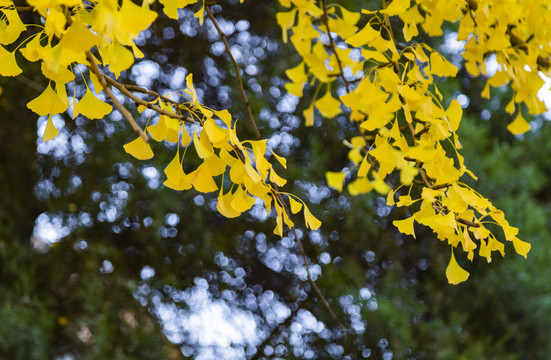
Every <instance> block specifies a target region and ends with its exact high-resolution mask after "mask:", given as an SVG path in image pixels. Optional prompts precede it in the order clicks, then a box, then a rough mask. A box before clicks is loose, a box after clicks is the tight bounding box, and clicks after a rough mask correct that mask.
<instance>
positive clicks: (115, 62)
mask: <svg viewBox="0 0 551 360" xmlns="http://www.w3.org/2000/svg"><path fill="white" fill-rule="evenodd" d="M111 50H112V53H111V58H110V61H109V70H111V71H112V72H113V73H114V74H115V76H116V77H119V75H120V74H121V71H124V70H126V69H128V68H130V66H132V64H133V63H134V55H133V54H132V52H131V51H130V50H128V49H127V48H125V47H124V46H122V45H121V44H119V43H118V42H115V43H114V44H113V45H112V48H111Z"/></svg>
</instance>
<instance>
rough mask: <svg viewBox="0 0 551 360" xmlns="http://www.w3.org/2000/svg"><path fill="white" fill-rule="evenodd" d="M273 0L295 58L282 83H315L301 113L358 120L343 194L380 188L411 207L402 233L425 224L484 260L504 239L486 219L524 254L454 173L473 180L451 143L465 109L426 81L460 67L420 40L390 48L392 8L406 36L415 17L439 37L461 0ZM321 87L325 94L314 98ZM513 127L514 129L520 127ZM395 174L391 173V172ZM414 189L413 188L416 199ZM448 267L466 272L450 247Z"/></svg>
mask: <svg viewBox="0 0 551 360" xmlns="http://www.w3.org/2000/svg"><path fill="white" fill-rule="evenodd" d="M280 3H281V5H283V6H284V7H286V8H288V10H286V11H284V12H281V13H279V14H278V15H277V20H278V23H279V24H280V26H281V28H282V30H283V41H285V42H286V41H288V40H290V41H291V43H292V44H293V45H294V47H295V49H296V51H297V52H298V54H299V55H300V56H301V57H302V61H301V62H300V63H299V64H298V65H297V66H295V67H293V68H291V69H289V70H287V72H286V74H287V76H288V78H289V79H290V80H291V82H289V83H287V84H286V88H287V90H288V91H289V92H290V93H291V94H293V95H296V96H299V97H302V96H303V89H304V86H305V84H307V83H310V84H311V85H312V86H313V87H314V88H316V91H315V95H314V99H313V100H312V102H311V105H310V106H309V107H308V108H307V109H306V110H305V111H304V114H303V115H304V118H305V122H306V125H307V126H312V125H313V124H314V114H315V109H317V110H318V111H319V113H320V114H321V115H322V116H323V117H325V118H329V119H330V118H334V117H336V116H339V115H341V114H346V113H348V114H347V116H349V117H350V121H352V122H354V123H356V124H357V127H358V128H359V132H360V135H359V136H356V137H354V138H352V139H351V140H350V141H347V142H346V145H348V146H349V147H350V151H349V154H348V158H349V160H350V161H351V162H352V163H353V164H354V165H355V166H354V167H353V169H356V170H357V171H356V170H349V172H350V173H351V176H350V177H352V178H354V175H355V179H354V180H353V181H351V182H349V183H348V192H349V193H350V194H351V195H359V194H364V193H368V192H370V191H373V190H375V191H376V192H378V193H380V194H387V204H388V205H397V206H407V207H410V208H411V210H413V209H414V208H416V209H418V210H416V211H414V210H413V211H412V212H413V214H412V216H410V217H409V218H407V219H405V220H399V221H395V222H394V225H395V226H396V227H397V228H398V230H399V231H400V232H402V233H404V234H408V235H412V236H415V232H414V222H417V223H419V224H422V225H425V226H427V227H429V228H430V229H432V230H433V231H434V232H435V233H436V234H437V236H438V238H439V239H440V240H442V241H446V242H447V243H448V244H449V245H450V246H451V247H452V249H453V248H455V247H457V246H458V245H459V244H461V248H462V249H463V251H464V252H466V253H467V257H468V258H469V259H470V260H472V259H473V256H474V251H475V250H477V249H478V254H479V256H482V257H485V258H486V259H487V260H488V262H489V261H491V254H492V252H493V251H498V252H500V253H501V254H502V255H504V244H503V243H502V242H500V241H499V240H498V239H497V238H496V236H495V235H494V234H493V233H492V232H491V231H490V230H489V229H488V228H487V224H496V225H497V226H498V227H501V228H502V229H503V232H504V234H505V239H506V240H508V241H512V242H513V245H514V248H515V250H516V251H517V252H518V253H519V254H521V255H523V256H526V254H527V252H528V251H529V249H530V245H529V244H528V243H525V242H522V241H521V240H519V239H518V238H517V237H516V235H517V233H518V230H517V229H516V228H514V227H511V226H510V225H509V224H508V222H507V221H506V220H505V217H504V215H503V212H501V211H500V210H498V209H496V208H495V207H494V206H493V205H492V204H491V203H490V202H489V201H488V200H487V199H485V198H484V197H482V196H481V195H480V194H478V193H477V192H476V191H474V190H472V189H471V188H470V187H468V186H467V185H465V184H464V183H462V182H461V181H460V178H461V177H462V176H463V175H464V174H468V175H470V176H471V177H473V178H475V179H476V177H475V176H474V174H472V173H471V172H470V171H469V170H468V169H467V168H466V167H465V164H464V160H463V157H462V156H461V155H460V154H459V151H458V150H459V149H460V148H461V145H460V143H459V140H458V137H457V134H456V130H457V129H458V127H459V124H460V121H461V117H462V109H461V106H460V104H459V102H458V101H457V100H452V101H451V103H450V105H448V107H447V108H445V107H444V106H443V104H442V101H443V99H442V95H441V94H440V92H439V91H438V88H437V87H436V84H435V83H434V81H433V80H434V77H453V76H455V75H456V74H457V72H458V69H457V68H456V67H455V66H454V65H453V64H451V63H450V62H449V61H448V60H446V59H445V58H444V57H443V56H442V55H441V54H439V53H438V52H437V51H435V50H433V49H431V48H430V47H429V46H427V45H426V44H419V43H411V45H407V46H403V45H399V46H397V42H395V41H394V37H393V34H392V29H390V28H389V27H388V26H389V24H390V21H389V18H390V17H392V16H398V17H399V18H400V19H401V20H402V21H403V23H404V27H403V34H404V38H405V39H406V41H407V42H409V41H410V40H411V39H412V38H413V37H414V36H416V35H418V28H417V25H419V24H420V25H421V26H422V27H423V29H424V30H425V31H426V32H427V33H428V34H430V35H434V36H436V35H441V34H442V30H441V26H442V22H443V21H456V20H458V19H460V18H462V17H463V15H464V9H465V4H464V3H465V1H446V2H437V1H429V0H427V1H422V0H419V1H417V2H414V4H411V2H410V0H394V1H392V2H391V3H390V5H389V6H388V7H387V8H386V9H382V10H379V11H371V10H366V9H364V10H361V12H352V11H349V10H347V9H345V8H343V7H342V6H340V5H331V4H330V5H328V6H327V7H326V5H325V4H324V3H323V2H316V1H309V0H280ZM420 9H422V10H420ZM366 15H367V16H366ZM358 24H362V25H360V26H357V25H358ZM328 30H329V31H328ZM289 32H291V35H289ZM487 38H492V39H493V37H487ZM509 45H510V43H509ZM466 56H467V57H468V56H469V55H468V54H467V55H466ZM528 74H530V73H529V72H528ZM532 74H535V72H532ZM536 76H537V75H536ZM338 79H341V80H342V81H343V82H345V85H346V90H347V92H346V94H344V95H341V96H339V97H334V96H333V95H332V93H331V84H332V83H335V82H336V81H337V80H338ZM322 88H324V89H325V93H324V95H323V96H321V97H319V98H317V97H318V93H319V91H320V89H322ZM538 89H539V87H538ZM516 94H517V95H516V99H517V100H515V101H516V102H520V101H526V99H528V97H529V96H531V97H532V98H535V91H533V92H531V93H530V94H528V93H523V94H524V95H519V92H518V91H517V93H516ZM519 96H525V97H524V98H520V97H519ZM343 105H344V106H343ZM519 116H521V115H519ZM515 122H517V123H518V122H519V120H515ZM512 125H513V129H511V130H512V131H513V132H515V130H517V129H518V128H519V127H522V126H524V124H522V123H521V124H515V123H513V124H512ZM516 132H517V133H518V132H519V131H516ZM346 165H347V167H349V166H348V164H346ZM343 167H344V166H343ZM393 173H396V174H397V175H395V176H389V175H391V174H393ZM345 178H346V173H345V172H328V173H327V174H326V179H327V183H328V184H329V186H331V187H333V188H334V189H336V190H338V191H342V190H343V185H344V181H345ZM393 179H399V184H398V185H393V184H392V183H391V181H394V180H393ZM414 183H415V184H420V185H421V189H420V190H421V191H414V192H412V191H411V190H412V188H414ZM402 187H403V188H404V189H407V188H409V189H410V191H409V192H408V194H407V195H400V193H399V189H400V188H402ZM412 193H418V196H417V198H412V195H411V194H412ZM396 200H397V202H396ZM414 204H415V205H414ZM473 238H474V240H473ZM446 275H447V277H448V280H449V282H450V283H453V284H457V283H459V282H462V281H464V280H466V279H467V277H468V272H466V271H465V270H463V269H462V268H460V267H459V265H458V264H457V262H456V260H455V257H454V256H453V252H452V257H451V260H450V264H449V266H448V269H447V271H446Z"/></svg>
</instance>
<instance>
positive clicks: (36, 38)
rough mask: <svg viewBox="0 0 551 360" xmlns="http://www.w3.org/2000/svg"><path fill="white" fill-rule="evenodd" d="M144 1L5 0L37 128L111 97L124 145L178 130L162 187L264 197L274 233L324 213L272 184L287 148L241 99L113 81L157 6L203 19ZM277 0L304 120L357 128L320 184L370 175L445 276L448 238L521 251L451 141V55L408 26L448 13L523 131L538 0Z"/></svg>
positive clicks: (11, 67) (141, 151)
mask: <svg viewBox="0 0 551 360" xmlns="http://www.w3.org/2000/svg"><path fill="white" fill-rule="evenodd" d="M153 2H154V1H148V0H146V1H143V3H135V2H133V1H131V0H123V1H122V3H119V2H118V1H115V0H92V1H81V0H27V3H28V7H17V6H15V5H14V3H13V2H12V1H11V0H1V1H0V11H1V12H2V14H3V15H2V18H1V20H2V21H1V22H0V44H2V46H0V75H2V76H17V75H19V74H20V73H21V72H22V70H21V68H20V67H19V66H18V63H21V62H23V61H30V62H40V67H41V69H42V73H43V75H44V76H45V77H46V78H47V79H49V85H48V86H47V87H46V89H45V90H44V92H43V93H42V94H41V95H39V96H38V97H37V98H35V99H34V100H32V101H31V102H29V103H28V104H27V106H28V108H29V109H30V110H32V111H34V112H35V113H36V114H37V115H39V116H44V117H48V121H47V125H46V129H45V131H44V133H43V135H42V137H43V140H44V141H48V140H51V139H53V138H55V137H56V135H57V134H58V132H59V130H58V129H56V128H55V126H54V123H53V121H52V116H55V115H57V114H61V113H64V112H68V114H69V115H70V116H72V117H73V118H75V117H76V116H85V117H87V118H89V119H91V120H93V119H100V118H103V117H105V116H106V115H108V114H109V113H111V112H112V111H113V108H115V109H116V110H117V111H119V112H120V113H121V114H122V116H123V117H124V118H125V119H126V120H127V121H128V123H129V125H130V126H131V127H132V128H133V130H134V131H135V133H136V136H137V137H136V138H135V139H132V140H130V141H129V142H128V143H127V144H125V145H124V150H125V151H126V152H128V153H129V154H130V155H132V156H134V157H135V158H137V159H140V160H147V159H150V158H152V157H154V153H153V151H152V149H151V146H150V145H149V141H150V140H151V139H152V140H154V141H157V142H163V141H166V142H168V143H172V144H178V145H177V147H176V149H177V150H176V152H175V153H174V157H173V160H172V161H171V162H170V163H168V164H165V165H162V164H159V166H164V173H165V175H166V180H165V182H164V185H165V186H166V187H168V188H170V189H173V190H176V191H186V190H191V189H192V188H193V189H194V190H195V191H198V192H203V193H208V192H217V193H218V205H217V209H218V211H219V212H220V213H221V214H222V215H224V216H226V217H229V218H234V217H238V216H240V215H241V214H243V213H244V212H246V211H248V210H249V209H250V208H251V207H252V206H253V205H254V204H255V203H256V202H257V199H260V201H261V202H262V203H263V204H264V206H265V208H266V210H267V212H268V213H275V229H274V233H275V234H277V235H279V236H283V234H284V233H285V231H286V229H287V228H290V229H292V228H294V226H295V222H294V221H296V220H294V221H293V220H292V217H293V215H294V214H298V213H302V215H303V219H304V225H305V226H306V227H307V228H309V229H312V230H316V229H318V228H319V227H320V225H321V223H320V221H319V220H318V219H317V218H316V217H315V216H314V215H313V214H312V213H311V212H310V210H309V209H308V206H307V203H305V202H304V201H303V200H301V199H300V198H299V197H298V196H295V195H293V194H289V193H285V192H283V191H282V190H280V189H281V188H283V187H284V185H285V183H286V180H285V179H284V177H283V176H284V168H286V160H285V159H284V158H283V157H281V156H279V155H278V154H275V153H274V152H272V151H271V150H270V149H269V148H268V147H267V140H265V139H262V138H257V139H250V140H246V139H240V138H239V137H238V135H237V126H254V118H253V116H252V114H251V116H250V119H249V120H250V121H251V124H250V125H248V124H247V122H246V120H245V119H240V120H239V121H237V120H238V119H236V118H234V117H233V116H232V114H231V113H230V112H229V111H228V110H226V109H213V108H211V107H209V106H208V104H203V103H201V102H200V99H199V97H198V96H197V93H196V91H195V89H194V84H193V77H192V74H189V75H188V76H187V79H186V88H185V89H174V90H173V91H172V92H171V93H166V94H157V93H155V92H153V91H150V90H147V89H143V88H140V87H138V86H135V85H129V84H122V83H120V82H118V80H117V79H118V77H119V75H120V74H121V72H123V71H125V70H128V69H129V68H130V67H131V66H132V64H133V63H134V60H135V58H140V57H142V56H143V54H142V52H141V51H140V49H139V48H138V47H137V46H136V44H135V39H136V37H137V36H138V35H139V34H140V32H142V31H144V30H146V29H147V28H148V27H149V26H151V24H152V23H153V22H154V21H155V19H156V18H157V17H159V16H167V17H169V18H171V19H174V21H176V20H177V19H178V9H181V8H184V7H188V6H189V7H192V8H193V9H194V11H195V12H196V13H195V17H196V18H197V21H199V22H200V23H203V22H204V21H208V20H206V19H205V16H208V17H211V20H210V21H215V20H214V17H213V16H212V14H211V13H210V10H209V8H208V6H210V4H206V3H205V2H204V1H196V0H161V1H160V3H161V5H162V8H163V12H162V13H157V12H155V11H153V10H151V9H150V7H151V5H152V3H153ZM241 2H243V1H241ZM279 3H280V5H281V6H280V7H279V12H278V13H277V15H275V16H276V18H277V23H278V24H279V25H280V27H281V31H282V39H283V42H285V43H287V44H288V46H293V47H294V49H295V50H296V52H297V53H298V55H299V56H300V59H301V60H300V62H299V63H294V64H289V67H288V70H287V71H286V75H287V77H288V79H289V82H288V83H287V85H286V89H287V91H288V92H289V93H290V94H292V95H295V96H297V97H300V98H302V100H301V101H304V102H306V103H307V104H309V105H308V106H307V108H306V110H305V111H304V112H303V113H302V115H303V118H304V126H313V125H314V124H315V120H316V119H318V117H319V118H324V120H323V121H330V119H332V118H335V117H337V116H345V117H347V119H349V121H350V122H351V123H353V124H354V125H355V126H356V129H357V134H356V135H355V136H354V137H352V138H350V139H348V141H346V142H345V144H344V145H343V146H348V147H349V153H348V159H349V163H343V164H342V167H341V168H340V169H331V171H328V172H327V173H326V179H327V183H328V185H329V186H331V187H332V188H334V189H335V190H337V191H345V186H344V185H345V184H346V190H347V191H348V193H349V194H350V195H353V196H355V195H362V194H365V193H368V192H372V191H375V192H378V193H379V194H381V195H383V196H386V201H387V204H388V205H389V206H392V205H396V206H398V207H407V208H409V212H410V214H411V215H410V216H409V217H408V218H406V219H403V220H398V221H394V226H396V228H397V229H398V230H399V231H400V232H402V233H403V234H406V235H411V236H414V237H415V223H417V224H421V225H424V226H427V227H429V228H430V229H432V230H433V231H434V233H435V234H436V236H437V237H438V238H439V239H440V240H441V241H443V242H445V243H446V244H448V245H449V246H450V248H451V257H450V262H449V265H448V267H447V269H446V276H447V278H448V281H449V282H450V283H452V284H457V283H460V282H462V281H465V280H467V278H468V277H469V273H468V272H467V271H465V270H464V269H462V268H461V267H460V266H459V265H458V263H457V261H456V259H455V255H454V249H455V252H456V253H457V254H459V253H465V254H466V256H467V258H468V259H469V260H473V258H474V255H475V254H478V255H479V256H481V257H484V258H486V260H487V261H488V262H490V261H491V259H492V255H493V253H494V252H495V251H497V252H499V253H500V254H501V255H504V251H505V247H504V242H503V240H505V241H511V242H512V243H513V245H514V248H515V250H516V252H517V253H519V254H520V255H522V256H524V257H526V255H527V253H528V251H529V250H530V244H528V243H526V242H523V241H521V240H520V239H519V238H518V237H517V234H518V229H517V228H515V227H513V226H511V225H510V224H509V223H508V222H507V220H506V218H505V215H504V213H503V212H502V211H501V210H499V209H497V208H496V207H495V206H494V205H492V203H491V202H490V201H489V200H488V199H486V198H485V197H484V196H483V195H481V194H479V193H478V192H477V191H476V190H474V189H473V188H471V187H470V186H469V185H467V183H466V182H465V179H466V178H471V179H474V180H476V176H475V174H473V173H472V172H471V171H470V170H469V169H468V168H467V167H466V165H465V161H464V158H463V156H462V155H461V152H460V150H461V144H460V140H459V138H458V135H457V130H458V129H459V128H460V126H461V118H462V108H461V105H460V103H459V102H458V101H457V100H456V99H446V98H444V97H443V96H442V94H441V93H440V91H439V90H438V87H437V83H436V82H435V80H436V79H439V78H449V77H455V76H456V75H457V73H458V68H457V66H456V65H454V64H452V63H451V62H450V61H448V60H447V59H446V58H445V57H444V56H443V55H442V54H440V53H439V52H438V51H437V50H436V49H433V48H431V47H430V46H429V45H427V44H425V43H422V42H418V41H416V39H417V37H418V36H419V34H420V33H424V34H426V35H428V36H432V37H437V36H440V35H442V34H443V30H442V29H443V26H444V25H446V26H455V27H456V29H457V40H459V41H464V42H465V45H464V47H465V51H464V52H463V59H464V64H463V65H464V66H465V68H466V71H467V72H468V73H469V74H470V75H472V76H484V77H486V78H487V82H486V86H485V88H484V90H483V92H482V94H481V96H482V97H486V98H488V97H489V94H490V91H491V88H492V87H494V88H495V87H501V86H503V85H507V86H509V87H510V88H511V89H512V90H513V97H512V98H511V100H510V102H509V104H508V105H507V107H506V110H507V112H509V113H510V114H511V115H512V118H514V120H512V121H511V122H510V124H509V125H508V129H509V130H510V132H512V133H513V134H515V135H518V134H522V133H524V132H526V131H528V130H529V129H530V125H529V124H528V122H527V121H526V120H525V119H524V117H523V116H522V109H523V108H524V109H526V110H527V111H528V112H529V113H530V114H540V113H542V112H544V111H545V110H546V109H545V106H544V105H543V103H542V102H541V101H540V100H539V99H538V98H537V96H536V93H537V91H538V90H539V89H540V88H541V87H542V85H543V83H544V82H543V80H542V78H541V77H540V72H543V73H544V74H547V75H549V61H548V59H549V56H550V51H551V49H550V45H549V44H551V42H549V35H548V32H547V31H541V29H544V28H545V27H546V26H545V25H546V24H547V23H548V19H549V16H550V14H551V11H550V10H549V5H547V3H546V2H540V1H533V2H524V1H508V2H505V1H485V0H480V1H474V0H469V1H466V0H449V1H431V0H414V1H411V0H394V1H391V2H388V3H387V1H383V6H382V7H381V8H378V9H376V8H372V9H346V8H344V7H342V6H341V5H339V4H338V2H335V3H326V1H325V0H319V1H315V0H279ZM242 6H247V4H246V3H245V4H243V5H242ZM24 11H33V12H35V13H37V14H39V16H40V18H41V19H43V21H42V22H37V23H36V24H24V23H23V22H22V20H21V17H20V14H21V13H22V12H24ZM221 35H223V34H221ZM490 57H492V58H494V59H495V61H496V62H497V64H498V71H496V72H495V73H492V74H490V73H488V71H487V69H486V61H487V59H489V58H490ZM76 77H79V78H81V79H82V80H83V81H84V84H85V86H86V91H85V95H84V96H82V97H81V98H77V97H76V96H75V94H76V91H75V87H76V86H77V85H76V83H75V78H76ZM305 88H308V90H309V91H308V92H306V91H305ZM113 89H116V91H117V92H118V93H120V94H121V95H123V96H126V97H128V98H129V99H130V100H132V101H133V102H134V103H136V104H137V108H136V109H131V111H132V112H133V113H134V114H137V113H143V112H144V110H146V109H150V110H153V112H154V114H155V115H153V116H150V117H149V118H147V119H145V117H143V118H144V119H142V117H139V118H137V120H138V121H137V120H136V119H135V117H134V115H132V114H133V113H132V112H131V111H129V110H128V109H126V108H125V107H124V106H123V105H122V104H121V103H120V102H119V101H118V100H117V98H116V97H115V96H114V94H113ZM305 94H310V95H305ZM312 94H313V95H312ZM146 99H148V100H146ZM111 104H112V105H111ZM142 120H143V121H142ZM140 123H142V125H140ZM322 126H323V125H322ZM259 135H260V134H259ZM167 151H168V150H167ZM190 156H191V157H196V158H198V159H200V165H199V166H198V167H197V168H196V169H195V170H193V171H191V172H188V173H186V172H184V167H183V165H182V164H183V162H185V161H186V157H190ZM276 168H277V171H276ZM341 169H345V170H341ZM166 191H172V190H166ZM300 224H303V222H302V221H301V222H300ZM300 224H297V225H299V226H300ZM462 256H463V255H462Z"/></svg>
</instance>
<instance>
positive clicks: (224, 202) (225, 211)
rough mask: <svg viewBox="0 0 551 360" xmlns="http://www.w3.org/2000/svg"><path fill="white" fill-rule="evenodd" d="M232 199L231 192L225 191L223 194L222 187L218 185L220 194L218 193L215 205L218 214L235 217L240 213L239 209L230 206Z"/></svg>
mask: <svg viewBox="0 0 551 360" xmlns="http://www.w3.org/2000/svg"><path fill="white" fill-rule="evenodd" d="M231 201H232V194H231V193H227V194H226V195H223V192H222V187H220V194H219V195H218V204H217V205H216V209H217V210H218V212H220V214H222V215H224V216H225V217H227V218H235V217H238V216H239V215H241V213H240V212H239V211H236V210H235V209H234V208H233V207H232V206H231Z"/></svg>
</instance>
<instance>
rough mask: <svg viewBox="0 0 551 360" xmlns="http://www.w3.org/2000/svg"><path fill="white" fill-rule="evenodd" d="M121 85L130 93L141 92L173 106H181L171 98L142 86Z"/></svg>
mask: <svg viewBox="0 0 551 360" xmlns="http://www.w3.org/2000/svg"><path fill="white" fill-rule="evenodd" d="M121 85H122V86H124V87H125V88H126V89H127V90H129V91H135V92H140V93H142V94H146V95H151V96H155V97H157V98H160V99H161V100H163V101H164V102H166V103H171V104H174V105H181V104H180V103H179V102H177V101H174V100H172V99H171V98H169V97H167V96H164V95H161V94H159V93H158V92H156V91H153V90H149V89H145V88H143V87H141V86H138V85H132V84H121Z"/></svg>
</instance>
